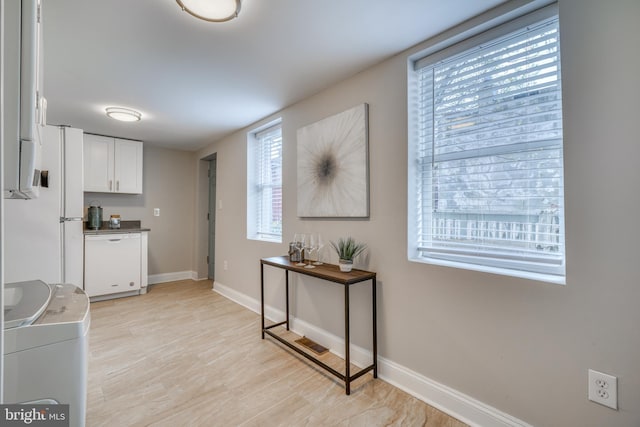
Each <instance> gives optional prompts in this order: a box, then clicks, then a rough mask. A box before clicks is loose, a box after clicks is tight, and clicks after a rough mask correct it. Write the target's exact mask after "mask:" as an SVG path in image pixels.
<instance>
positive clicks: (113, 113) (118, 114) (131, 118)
mask: <svg viewBox="0 0 640 427" xmlns="http://www.w3.org/2000/svg"><path fill="white" fill-rule="evenodd" d="M105 111H106V112H107V116H109V117H111V118H112V119H116V120H120V121H121V122H139V121H140V120H141V119H142V114H140V112H138V111H136V110H131V109H129V108H122V107H107V108H105Z"/></svg>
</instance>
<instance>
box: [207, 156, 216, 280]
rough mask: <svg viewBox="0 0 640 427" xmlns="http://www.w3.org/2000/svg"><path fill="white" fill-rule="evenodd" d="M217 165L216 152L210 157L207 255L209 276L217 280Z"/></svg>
mask: <svg viewBox="0 0 640 427" xmlns="http://www.w3.org/2000/svg"><path fill="white" fill-rule="evenodd" d="M216 166H217V156H216V155H215V154H214V155H213V157H212V158H211V159H209V172H208V174H207V176H208V177H209V207H208V210H207V220H208V223H209V235H208V240H209V255H208V256H207V264H208V268H209V270H208V273H207V277H208V278H209V279H211V280H215V271H216V256H215V255H216Z"/></svg>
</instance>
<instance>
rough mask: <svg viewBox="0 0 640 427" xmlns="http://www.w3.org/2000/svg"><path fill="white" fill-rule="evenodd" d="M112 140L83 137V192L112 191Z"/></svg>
mask: <svg viewBox="0 0 640 427" xmlns="http://www.w3.org/2000/svg"><path fill="white" fill-rule="evenodd" d="M113 186H114V183H113V138H109V137H106V136H98V135H90V134H85V135H84V191H97V192H103V193H105V192H106V193H108V192H111V191H113Z"/></svg>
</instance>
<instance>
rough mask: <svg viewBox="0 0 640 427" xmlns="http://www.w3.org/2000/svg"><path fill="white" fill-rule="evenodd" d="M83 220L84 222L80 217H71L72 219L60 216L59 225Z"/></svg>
mask: <svg viewBox="0 0 640 427" xmlns="http://www.w3.org/2000/svg"><path fill="white" fill-rule="evenodd" d="M83 220H84V218H82V217H80V216H72V217H64V216H61V217H60V223H63V222H67V221H83Z"/></svg>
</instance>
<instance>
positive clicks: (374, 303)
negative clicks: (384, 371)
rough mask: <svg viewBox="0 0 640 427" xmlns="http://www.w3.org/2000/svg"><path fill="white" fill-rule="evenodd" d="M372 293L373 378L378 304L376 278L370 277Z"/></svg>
mask: <svg viewBox="0 0 640 427" xmlns="http://www.w3.org/2000/svg"><path fill="white" fill-rule="evenodd" d="M371 288H372V290H373V295H372V296H371V299H372V301H373V328H372V329H373V378H378V315H377V311H378V304H377V302H376V279H375V277H374V278H373V279H371Z"/></svg>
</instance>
